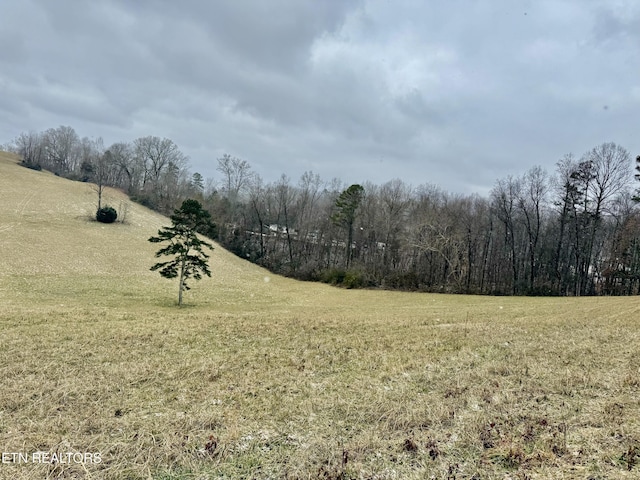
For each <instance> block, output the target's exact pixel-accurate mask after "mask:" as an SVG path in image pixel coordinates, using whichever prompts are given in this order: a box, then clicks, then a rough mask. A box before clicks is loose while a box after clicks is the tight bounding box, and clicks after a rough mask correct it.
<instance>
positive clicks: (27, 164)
mask: <svg viewBox="0 0 640 480" xmlns="http://www.w3.org/2000/svg"><path fill="white" fill-rule="evenodd" d="M20 164H21V165H22V166H23V167H27V168H30V169H31V170H37V171H38V172H39V171H41V170H42V165H40V164H39V163H31V162H25V161H24V160H22V162H20Z"/></svg>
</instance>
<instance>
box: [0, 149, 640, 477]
mask: <svg viewBox="0 0 640 480" xmlns="http://www.w3.org/2000/svg"><path fill="white" fill-rule="evenodd" d="M109 195H110V202H111V203H112V204H114V205H116V207H117V206H118V203H119V202H121V201H122V202H124V201H126V199H125V198H124V197H122V196H121V194H119V193H118V192H109ZM94 196H95V194H93V193H92V191H91V187H90V186H89V185H86V184H81V183H77V182H70V181H66V180H63V179H60V178H57V177H54V176H52V175H50V174H48V173H43V172H34V171H31V170H27V169H24V168H21V167H18V166H17V165H15V161H14V160H11V159H10V158H8V157H7V156H2V157H0V245H1V247H2V253H3V263H2V264H0V299H1V300H2V301H1V303H0V376H1V378H2V389H1V390H0V445H2V450H3V451H4V452H24V453H29V454H31V453H33V452H36V451H39V450H44V451H51V452H53V451H59V452H99V453H100V454H101V458H102V462H101V463H100V464H89V463H88V464H85V465H82V464H33V463H29V464H9V463H4V464H0V478H3V479H4V478H6V479H9V478H12V479H13V478H16V479H31V478H86V479H89V478H91V479H102V478H108V479H111V478H113V479H149V478H153V479H158V480H160V479H163V480H168V479H181V478H187V479H205V478H256V479H257V478H261V479H262V478H278V479H280V478H289V479H298V478H300V479H302V478H323V479H356V478H358V479H360V478H362V479H405V478H406V479H422V478H435V479H447V478H449V479H456V480H461V479H472V478H474V479H506V478H511V479H519V480H524V479H561V478H562V479H592V480H596V479H605V478H606V479H610V478H616V479H618V478H638V476H639V475H640V474H639V472H640V424H639V422H640V420H639V419H640V405H639V400H638V398H639V397H638V393H639V389H640V342H639V340H640V339H639V338H638V336H639V333H638V318H640V315H639V313H640V300H639V299H638V298H637V297H632V298H578V299H576V298H563V299H544V298H492V297H472V296H448V295H427V294H415V293H393V292H378V291H346V290H339V289H334V288H331V287H327V286H324V285H316V284H308V283H300V282H295V281H291V280H288V279H283V278H279V277H275V276H273V275H270V274H269V273H268V272H266V271H264V270H261V269H259V268H256V267H255V266H253V265H250V264H248V263H247V262H244V261H242V260H240V259H238V258H236V257H234V256H232V255H230V254H229V253H227V252H225V251H224V250H223V249H221V248H219V247H217V248H216V250H215V251H214V252H213V255H212V262H211V267H212V271H213V274H214V275H213V278H212V279H205V280H203V281H201V282H198V283H195V284H194V288H193V290H192V291H190V292H189V293H188V296H187V298H186V301H187V303H188V305H187V306H186V307H185V308H182V309H178V308H176V307H175V302H176V297H177V291H176V290H177V285H174V282H169V281H167V280H165V279H162V278H161V277H160V276H159V275H157V274H156V273H153V272H150V271H148V269H149V267H150V265H152V264H153V262H154V258H153V253H154V250H155V246H154V245H151V244H149V243H148V242H147V238H148V237H149V236H150V235H152V234H154V233H156V230H157V228H158V227H159V226H160V225H162V224H164V223H166V220H165V219H163V218H162V217H160V216H158V215H156V214H154V213H152V212H149V211H148V210H146V209H144V208H142V207H140V206H137V205H131V206H130V208H129V213H128V223H126V224H116V225H112V226H103V225H100V224H98V223H96V222H93V221H90V220H88V217H89V216H90V214H91V213H92V211H93V209H95V206H94V204H95V199H94ZM114 252H117V253H115V255H114Z"/></svg>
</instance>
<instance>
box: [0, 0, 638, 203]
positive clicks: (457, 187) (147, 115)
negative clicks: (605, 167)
mask: <svg viewBox="0 0 640 480" xmlns="http://www.w3.org/2000/svg"><path fill="white" fill-rule="evenodd" d="M639 26H640V9H639V8H638V7H636V3H635V2H633V1H632V0H628V1H626V2H625V1H620V2H616V3H615V5H612V4H611V2H607V1H605V0H589V1H583V0H539V1H535V2H534V1H527V0H522V1H507V0H502V1H495V2H480V1H473V2H470V1H468V0H451V1H450V2H429V3H426V2H418V1H415V0H402V1H398V2H388V1H384V0H357V1H356V0H354V1H342V0H332V1H323V2H317V1H313V0H274V1H270V2H244V1H238V2H198V1H195V0H193V1H184V2H173V1H169V0H163V1H150V0H144V1H138V2H128V1H125V0H96V1H93V2H82V1H79V0H60V1H56V2H49V1H46V0H25V1H19V0H8V1H6V2H2V4H0V88H2V92H3V95H2V97H1V98H0V142H5V141H8V140H10V139H11V138H13V137H15V136H16V135H17V134H18V133H20V132H21V131H25V130H40V129H45V128H49V127H55V126H57V125H60V124H65V125H71V126H73V127H74V128H75V129H76V130H77V131H78V133H79V134H80V135H88V136H102V137H104V139H105V142H106V143H107V144H108V143H109V142H113V141H120V140H132V139H134V138H137V137H139V136H143V135H159V136H167V137H169V138H171V139H172V140H174V141H175V142H176V143H177V144H178V145H179V146H180V147H181V149H182V150H183V151H184V152H185V153H186V154H187V155H189V156H190V157H191V161H192V169H193V170H198V171H200V172H201V173H202V174H204V175H205V176H216V175H217V172H216V171H215V159H216V158H217V157H219V156H221V155H222V154H223V153H230V154H233V155H237V156H240V157H242V158H244V159H246V160H248V161H249V162H250V163H251V164H252V165H253V166H254V168H255V169H256V170H257V171H258V172H259V173H260V174H261V175H263V176H264V177H265V178H266V179H267V180H274V179H276V178H278V177H279V176H280V174H281V173H283V172H284V173H287V174H288V175H289V176H291V177H293V178H294V179H296V178H297V177H298V176H299V175H300V174H301V173H302V172H303V171H305V170H314V171H316V172H318V173H320V174H321V176H322V177H323V178H325V179H326V180H329V179H330V178H332V177H340V178H341V179H343V180H344V181H345V182H347V183H349V182H360V181H365V180H367V179H368V180H371V181H374V182H376V183H383V182H386V181H388V180H390V179H392V178H394V177H400V178H402V179H404V180H405V181H407V182H409V183H413V184H417V183H423V182H430V183H436V184H439V185H441V186H442V187H443V188H444V189H445V190H450V191H456V192H471V191H478V192H481V193H486V192H487V191H488V190H489V189H490V188H491V186H492V185H493V183H494V182H495V180H496V179H497V178H500V177H502V176H504V175H507V174H519V173H521V172H523V171H524V170H526V169H528V168H530V167H532V166H534V165H536V164H541V165H543V166H545V167H546V168H547V169H548V170H553V168H554V164H555V162H556V160H557V159H559V158H560V157H562V156H563V155H564V154H565V153H568V152H570V151H572V152H574V153H575V154H577V155H578V156H579V155H580V154H581V153H582V152H584V151H586V150H587V149H589V148H591V147H593V146H595V145H597V144H599V143H601V142H604V141H615V142H617V143H619V144H621V145H622V146H624V147H625V148H627V149H629V150H630V151H631V152H632V153H634V154H635V152H638V151H640V141H639V140H638V137H637V131H636V130H637V112H638V111H639V107H640V81H639V80H638V75H637V72H638V71H639V67H640V65H639V64H640V60H639V59H640V55H639V54H640V52H639V51H638V49H639V48H640V47H639V46H640V41H638V40H640V38H639V32H640V28H639Z"/></svg>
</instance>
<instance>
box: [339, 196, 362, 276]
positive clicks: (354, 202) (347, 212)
mask: <svg viewBox="0 0 640 480" xmlns="http://www.w3.org/2000/svg"><path fill="white" fill-rule="evenodd" d="M363 198H364V188H363V187H362V186H361V185H357V184H355V185H351V186H350V187H349V188H347V189H346V190H345V191H344V192H342V193H341V194H340V196H339V197H338V198H337V200H336V204H335V213H334V214H333V215H332V216H331V220H332V221H333V223H334V224H335V225H337V226H339V227H342V228H344V229H345V230H346V231H347V252H346V257H345V264H346V267H347V268H349V264H350V263H351V256H352V255H351V250H352V243H353V224H354V223H355V221H356V211H357V210H358V207H359V206H360V204H361V203H362V200H363Z"/></svg>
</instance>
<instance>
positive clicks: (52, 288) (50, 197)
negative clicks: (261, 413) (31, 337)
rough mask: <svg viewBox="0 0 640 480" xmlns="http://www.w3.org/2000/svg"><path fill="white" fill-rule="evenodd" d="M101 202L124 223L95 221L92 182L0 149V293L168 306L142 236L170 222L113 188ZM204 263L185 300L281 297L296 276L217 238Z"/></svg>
mask: <svg viewBox="0 0 640 480" xmlns="http://www.w3.org/2000/svg"><path fill="white" fill-rule="evenodd" d="M103 203H105V204H109V205H112V206H113V207H115V208H116V209H117V210H118V212H119V215H120V216H121V217H122V216H123V215H124V217H125V218H124V223H121V222H120V221H118V222H116V223H115V224H111V225H104V224H101V223H98V222H96V221H95V219H94V213H95V209H96V204H97V194H96V192H95V190H94V186H93V185H92V184H87V183H82V182H75V181H71V180H67V179H64V178H60V177H57V176H55V175H53V174H51V173H49V172H44V171H41V172H38V171H34V170H30V169H27V168H24V167H22V166H20V165H19V164H18V159H17V157H15V156H14V155H11V154H8V153H3V152H0V245H1V246H2V252H3V262H2V263H0V293H2V294H3V296H4V297H6V299H7V300H8V301H20V302H24V301H25V300H29V299H32V300H33V299H36V298H37V300H38V303H41V302H42V301H43V300H45V299H47V298H48V299H49V300H50V301H51V302H53V303H59V302H62V301H66V302H78V303H79V304H83V302H84V303H86V302H88V303H91V304H104V305H109V306H116V305H120V304H121V303H122V302H124V303H125V304H126V303H131V302H144V303H147V302H149V303H151V304H155V303H157V302H160V304H164V305H170V304H171V303H172V302H173V301H174V297H175V296H176V295H174V293H175V292H174V290H177V282H175V281H168V280H166V279H163V278H162V277H160V275H159V274H158V273H155V272H151V271H150V270H149V267H150V266H151V265H153V263H154V262H155V257H154V253H155V251H157V249H158V246H157V245H153V244H151V243H149V242H148V241H147V239H148V238H149V237H150V236H151V235H155V234H156V233H157V231H158V229H159V228H160V227H161V226H162V225H170V220H169V219H168V218H166V217H164V216H162V215H160V214H158V213H156V212H153V211H151V210H149V209H147V208H145V207H143V206H141V205H138V204H136V203H133V202H131V201H130V200H129V199H128V197H127V196H126V195H124V194H123V193H122V192H120V191H116V190H114V189H107V190H106V192H105V194H104V200H103ZM210 266H211V270H212V274H213V276H212V278H211V279H209V278H205V279H203V280H202V281H200V282H192V284H191V286H192V290H191V292H187V296H186V302H187V303H190V302H195V303H197V304H199V305H206V304H211V303H213V304H216V303H219V302H221V301H222V302H231V303H233V302H235V301H236V300H239V299H241V298H242V297H243V296H246V297H247V299H251V298H256V300H257V299H259V298H262V297H265V295H266V296H267V297H269V298H270V297H271V296H272V295H273V294H274V292H276V291H277V292H279V294H280V295H284V297H285V298H289V295H287V292H286V290H287V288H297V285H296V284H297V283H298V282H294V281H292V280H288V279H284V278H277V277H274V276H273V275H271V274H270V273H269V272H267V271H266V270H263V269H261V268H259V267H257V266H255V265H252V264H251V263H249V262H247V261H244V260H242V259H239V258H237V257H236V256H234V255H233V254H231V253H229V252H227V251H226V250H225V249H224V248H222V247H220V246H219V245H217V244H216V245H215V250H214V252H213V253H212V256H211V262H210ZM305 286H306V287H310V286H311V285H309V284H305ZM315 287H317V288H320V289H323V286H320V285H316V286H315ZM325 288H326V287H325ZM87 296H88V297H87ZM285 298H283V300H284V299H285ZM216 299H217V300H216Z"/></svg>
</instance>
